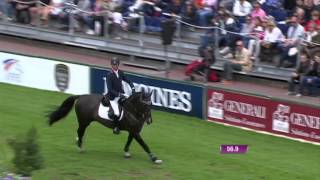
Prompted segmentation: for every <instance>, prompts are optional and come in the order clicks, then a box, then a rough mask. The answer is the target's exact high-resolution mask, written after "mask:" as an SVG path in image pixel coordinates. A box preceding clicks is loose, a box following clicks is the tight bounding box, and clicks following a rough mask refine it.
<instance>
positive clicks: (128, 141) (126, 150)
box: [124, 133, 133, 158]
mask: <svg viewBox="0 0 320 180" xmlns="http://www.w3.org/2000/svg"><path fill="white" fill-rule="evenodd" d="M132 140H133V135H132V133H129V135H128V140H127V143H126V145H125V147H124V157H125V158H130V157H131V155H130V153H129V147H130V144H131V142H132Z"/></svg>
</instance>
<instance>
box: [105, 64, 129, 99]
mask: <svg viewBox="0 0 320 180" xmlns="http://www.w3.org/2000/svg"><path fill="white" fill-rule="evenodd" d="M118 75H119V77H117V75H116V73H115V72H114V71H112V70H111V71H110V72H109V73H108V75H107V87H108V93H107V96H108V98H109V99H110V100H114V98H115V97H119V96H120V94H122V93H124V90H123V87H122V81H125V82H127V83H128V84H129V85H130V87H131V88H134V86H133V83H132V82H131V81H130V80H129V79H128V78H127V77H126V76H125V75H124V73H123V72H122V71H121V70H118Z"/></svg>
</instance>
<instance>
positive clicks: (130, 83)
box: [120, 71, 134, 89]
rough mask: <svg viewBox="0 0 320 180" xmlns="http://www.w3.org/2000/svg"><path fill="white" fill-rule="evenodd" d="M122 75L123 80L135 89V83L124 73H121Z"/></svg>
mask: <svg viewBox="0 0 320 180" xmlns="http://www.w3.org/2000/svg"><path fill="white" fill-rule="evenodd" d="M120 73H121V76H122V80H124V81H125V82H127V83H128V84H129V85H130V87H131V89H134V85H133V83H132V82H131V81H130V80H129V79H128V78H127V77H126V76H125V75H124V73H123V72H122V71H120Z"/></svg>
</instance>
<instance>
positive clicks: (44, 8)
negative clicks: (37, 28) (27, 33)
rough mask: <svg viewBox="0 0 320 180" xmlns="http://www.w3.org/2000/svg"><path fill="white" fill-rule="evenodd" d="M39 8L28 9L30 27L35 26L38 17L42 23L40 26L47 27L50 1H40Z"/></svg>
mask: <svg viewBox="0 0 320 180" xmlns="http://www.w3.org/2000/svg"><path fill="white" fill-rule="evenodd" d="M40 2H41V3H40V7H37V6H34V7H31V8H30V14H31V23H30V24H31V25H33V26H34V25H36V20H37V18H38V16H40V20H41V21H42V25H48V15H49V12H50V9H51V8H50V7H49V5H50V4H51V0H40Z"/></svg>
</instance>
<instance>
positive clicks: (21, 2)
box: [1, 0, 37, 5]
mask: <svg viewBox="0 0 320 180" xmlns="http://www.w3.org/2000/svg"><path fill="white" fill-rule="evenodd" d="M1 1H3V0H1ZM13 1H14V2H17V3H19V4H27V5H29V4H35V3H37V1H30V2H24V1H19V0H13Z"/></svg>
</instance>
